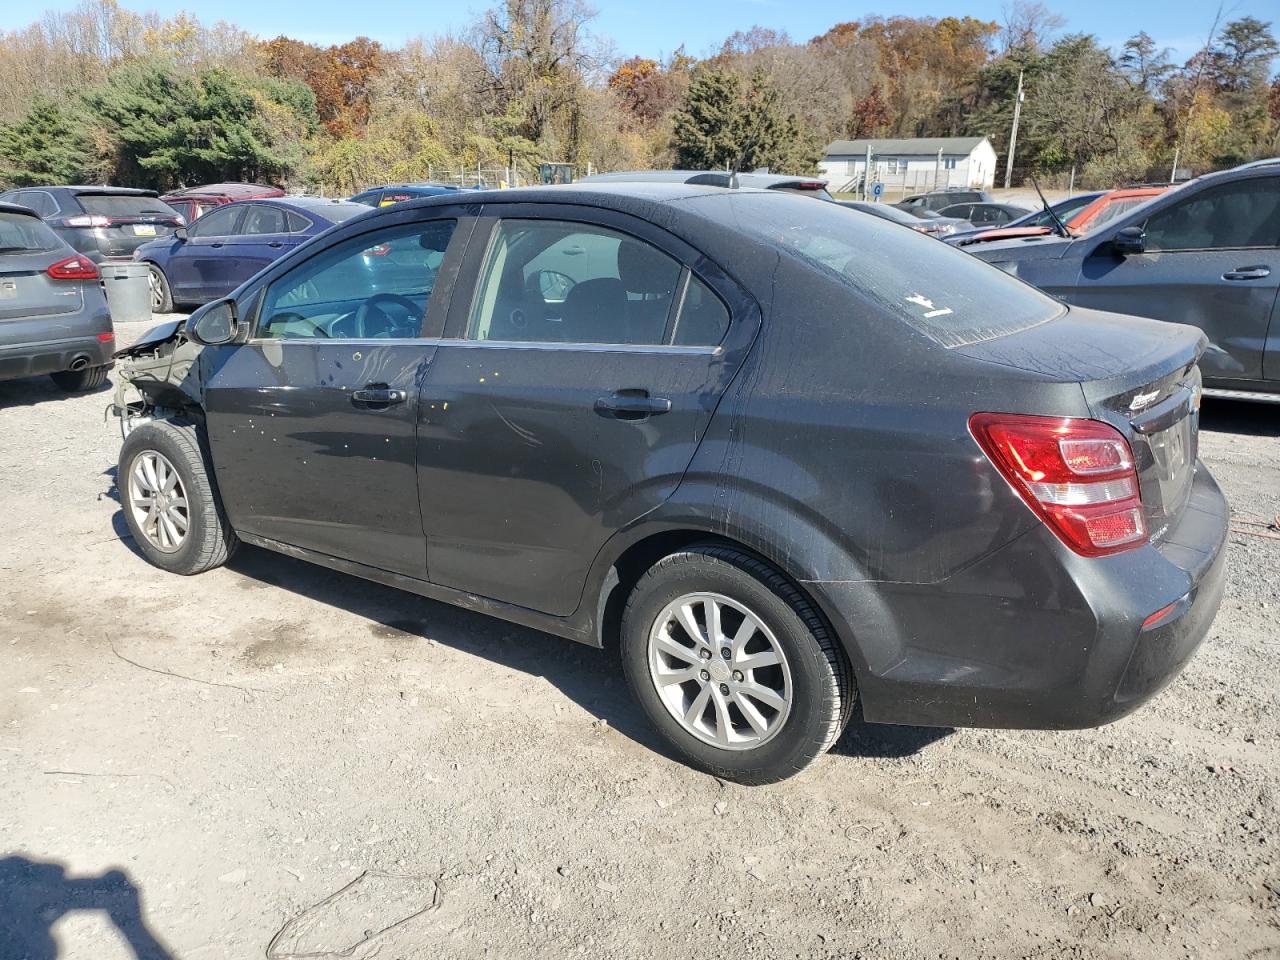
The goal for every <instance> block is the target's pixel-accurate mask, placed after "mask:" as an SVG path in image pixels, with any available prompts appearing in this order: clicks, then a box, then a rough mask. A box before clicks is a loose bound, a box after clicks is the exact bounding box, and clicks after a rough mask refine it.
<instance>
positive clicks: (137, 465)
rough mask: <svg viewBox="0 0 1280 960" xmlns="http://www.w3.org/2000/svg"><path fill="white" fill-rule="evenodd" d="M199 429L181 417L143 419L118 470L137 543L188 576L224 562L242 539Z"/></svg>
mask: <svg viewBox="0 0 1280 960" xmlns="http://www.w3.org/2000/svg"><path fill="white" fill-rule="evenodd" d="M198 429H199V428H198V427H197V426H196V425H195V424H193V423H185V422H182V421H176V420H160V421H152V422H149V423H143V424H140V425H139V426H137V427H135V428H134V429H133V430H132V431H130V433H129V435H128V436H127V437H125V440H124V444H123V445H122V446H121V448H120V466H119V469H118V471H117V473H116V485H117V487H118V488H119V491H120V501H121V503H122V504H123V506H124V516H125V522H126V523H127V524H128V525H129V532H130V533H132V534H133V539H134V542H135V543H136V544H137V545H138V547H139V548H140V549H141V550H142V552H143V553H144V554H145V555H146V557H147V559H148V560H150V561H151V562H152V563H153V564H155V565H156V566H157V567H160V568H161V569H163V570H168V571H169V572H170V573H180V574H183V575H189V574H193V573H203V572H204V571H205V570H210V569H212V568H213V567H218V566H221V565H222V564H224V563H226V561H227V559H228V558H229V557H230V556H231V554H232V553H234V552H235V548H236V546H237V544H238V543H239V541H238V540H237V539H236V535H235V532H234V531H233V530H232V529H231V525H230V524H229V523H228V522H227V518H226V514H225V513H224V512H223V510H222V504H221V502H220V501H219V499H218V490H217V485H216V483H215V482H214V479H213V477H212V475H211V474H210V473H209V471H208V470H207V469H206V466H205V463H206V461H205V458H204V454H203V452H202V450H201V444H200V437H199V434H198V432H197V431H198Z"/></svg>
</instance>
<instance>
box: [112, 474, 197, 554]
mask: <svg viewBox="0 0 1280 960" xmlns="http://www.w3.org/2000/svg"><path fill="white" fill-rule="evenodd" d="M128 496H129V509H130V510H132V511H133V519H134V521H135V522H136V523H137V525H138V529H140V530H141V531H142V535H143V536H144V537H146V538H147V541H148V542H149V543H150V544H151V545H152V546H153V547H155V548H156V549H157V550H161V551H163V552H165V553H174V552H176V551H177V550H179V549H180V548H181V547H182V544H183V543H184V542H186V539H187V530H188V528H189V527H190V525H191V509H190V507H189V505H188V504H187V493H186V490H184V489H183V486H182V480H181V479H179V477H178V471H177V470H175V469H174V466H173V464H172V463H170V462H169V460H168V458H166V457H165V455H164V454H163V453H160V452H159V451H156V450H145V451H143V452H142V453H141V454H139V455H138V457H137V458H136V459H135V460H134V461H133V469H132V470H131V471H130V473H129V491H128Z"/></svg>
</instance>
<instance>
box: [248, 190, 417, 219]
mask: <svg viewBox="0 0 1280 960" xmlns="http://www.w3.org/2000/svg"><path fill="white" fill-rule="evenodd" d="M424 199H427V200H430V199H432V198H431V197H425V198H424ZM241 202H242V203H264V204H266V205H267V206H271V207H283V208H284V209H286V210H297V211H298V212H300V213H315V214H319V215H320V216H324V212H325V210H326V209H329V208H332V207H364V204H361V203H356V202H355V201H353V200H348V199H347V198H346V197H307V196H296V197H295V196H288V195H286V196H283V197H249V198H247V199H246V200H243V201H241ZM361 212H363V210H361Z"/></svg>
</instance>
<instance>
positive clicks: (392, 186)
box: [357, 180, 472, 196]
mask: <svg viewBox="0 0 1280 960" xmlns="http://www.w3.org/2000/svg"><path fill="white" fill-rule="evenodd" d="M470 189H472V188H471V187H460V186H458V185H457V184H456V183H435V182H433V181H430V180H422V181H419V182H417V183H383V184H380V185H378V186H374V187H366V188H365V189H363V190H361V191H360V193H372V192H373V191H374V190H470ZM357 196H358V194H357Z"/></svg>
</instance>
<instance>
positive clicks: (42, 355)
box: [0, 335, 115, 380]
mask: <svg viewBox="0 0 1280 960" xmlns="http://www.w3.org/2000/svg"><path fill="white" fill-rule="evenodd" d="M114 348H115V341H114V340H108V341H103V340H99V339H98V338H97V335H93V336H88V337H73V338H70V339H65V340H44V341H40V342H36V343H19V344H13V345H10V346H0V380H16V379H18V378H19V377H37V376H40V375H41V374H46V373H59V372H61V371H63V370H72V369H78V367H77V361H80V360H83V361H85V362H84V363H83V364H82V366H87V367H111V366H114V364H115V361H113V360H112V359H111V353H112V350H113V349H114Z"/></svg>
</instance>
